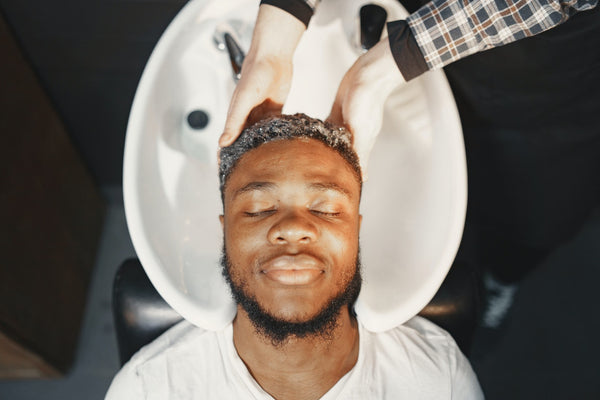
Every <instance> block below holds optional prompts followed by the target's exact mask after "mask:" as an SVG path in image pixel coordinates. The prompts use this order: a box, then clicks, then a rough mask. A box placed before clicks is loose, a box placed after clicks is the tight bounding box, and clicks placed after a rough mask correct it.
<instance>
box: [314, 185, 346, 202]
mask: <svg viewBox="0 0 600 400" xmlns="http://www.w3.org/2000/svg"><path fill="white" fill-rule="evenodd" d="M308 187H309V188H310V189H315V190H318V191H320V192H325V191H328V190H333V191H335V192H338V193H340V194H342V195H343V196H346V197H349V198H352V194H351V193H350V191H349V190H348V189H346V188H345V187H343V186H340V185H338V184H337V183H335V182H315V183H311V184H309V185H308Z"/></svg>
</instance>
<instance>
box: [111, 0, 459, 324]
mask: <svg viewBox="0 0 600 400" xmlns="http://www.w3.org/2000/svg"><path fill="white" fill-rule="evenodd" d="M362 3H364V2H363V1H359V0H356V1H352V0H330V1H326V2H323V3H322V4H321V5H320V7H319V8H318V10H317V12H316V14H315V16H314V17H313V19H312V21H311V23H310V25H309V28H308V30H307V32H306V33H305V34H304V36H303V38H302V40H301V42H300V44H299V46H298V49H297V51H296V55H295V58H294V71H295V72H294V80H293V82H292V88H291V91H290V95H289V98H288V101H287V103H286V107H285V108H284V112H285V113H295V112H304V113H306V114H308V115H310V116H313V117H318V118H325V117H326V116H327V115H328V112H329V109H330V107H331V104H332V102H333V99H334V96H335V92H336V89H337V86H338V84H339V82H340V80H341V78H342V76H343V74H344V72H345V71H346V70H347V69H348V68H349V67H350V65H352V63H353V61H354V60H355V59H356V57H357V56H358V54H357V52H356V51H355V50H354V47H353V46H352V43H353V40H354V38H355V35H356V29H357V16H358V10H359V8H360V6H361V5H362ZM379 3H380V4H383V5H384V6H385V7H386V9H387V11H388V14H389V19H392V20H393V19H399V18H402V17H404V16H406V12H405V11H404V9H402V7H401V6H400V5H399V4H398V3H397V2H396V1H391V0H390V1H387V2H386V1H383V2H379ZM340 10H343V12H341V13H340ZM257 11H258V2H257V1H255V0H228V1H218V0H212V1H206V0H192V1H190V2H189V3H188V4H187V5H186V6H185V7H184V8H183V9H182V10H181V12H180V13H179V14H178V15H177V17H176V18H175V19H174V20H173V21H172V23H171V24H170V26H169V27H168V29H167V30H166V31H165V33H164V34H163V36H162V37H161V39H160V41H159V42H158V44H157V46H156V48H155V49H154V51H153V53H152V55H151V57H150V59H149V61H148V64H147V66H146V68H145V70H144V73H143V76H142V78H141V81H140V83H139V86H138V89H137V92H136V95H135V99H134V102H133V106H132V110H131V114H130V118H129V125H128V128H127V137H126V143H125V156H124V177H123V191H124V201H125V211H126V216H127V223H128V227H129V231H130V235H131V238H132V241H133V244H134V247H135V250H136V252H137V255H138V257H139V259H140V261H141V263H142V265H143V266H144V269H145V271H146V273H147V275H148V277H149V278H150V280H151V282H152V283H153V285H154V286H155V287H156V289H157V290H158V292H159V293H160V294H161V296H162V297H163V298H164V299H165V300H166V301H167V302H168V303H169V304H170V305H171V307H173V308H174V309H175V310H176V311H177V312H178V313H179V314H181V315H182V316H183V317H184V318H186V319H188V320H189V321H191V322H192V323H194V324H196V325H198V326H200V327H203V328H205V329H211V330H217V329H220V328H221V327H223V326H225V325H226V324H227V323H229V322H230V321H231V320H232V319H233V317H234V315H235V305H234V303H233V301H232V299H231V297H230V294H229V289H228V288H227V286H226V283H225V281H224V280H223V278H222V277H221V269H220V266H219V258H220V253H221V247H222V233H221V227H220V225H219V222H218V215H219V214H221V213H222V207H221V202H220V195H219V190H218V179H217V142H218V138H219V136H220V134H221V131H222V128H223V126H224V122H225V115H226V112H227V107H228V103H229V99H230V96H231V94H232V92H233V90H234V87H235V83H234V81H233V79H232V72H231V66H230V62H229V57H228V55H227V52H224V51H222V50H219V49H217V47H216V46H215V41H214V33H215V31H217V30H218V29H222V28H223V26H225V27H234V28H235V31H236V35H237V39H238V42H239V43H240V45H241V46H242V47H243V48H244V49H247V48H248V44H249V42H250V39H251V32H252V27H253V23H254V20H255V18H256V13H257ZM385 34H386V33H385V32H384V35H385ZM193 110H202V111H204V112H205V113H206V115H208V117H209V120H208V121H207V124H206V126H205V127H204V128H203V129H200V130H197V129H192V128H190V126H189V125H188V123H187V121H186V116H187V115H188V114H189V113H190V112H191V111H193ZM205 122H206V121H205ZM368 175H369V179H368V181H367V182H366V184H365V186H364V190H363V198H362V206H361V212H362V214H363V224H362V230H361V239H360V240H361V253H362V264H363V277H364V285H363V288H362V291H361V293H360V296H359V298H358V301H357V304H356V311H357V313H358V315H359V317H360V319H361V321H362V323H363V324H364V325H365V327H366V328H367V329H369V330H371V331H383V330H386V329H390V328H393V327H395V326H397V325H398V324H401V323H403V322H404V321H406V320H408V319H409V318H411V317H412V316H414V315H415V314H417V313H418V312H419V311H420V310H421V309H422V308H423V307H424V306H425V305H426V304H427V303H428V302H429V300H430V299H431V298H432V297H433V296H434V294H435V293H436V291H437V289H438V288H439V286H440V284H441V283H442V281H443V280H444V277H445V276H446V274H447V273H448V270H449V268H450V265H451V264H452V261H453V259H454V256H455V254H456V251H457V248H458V245H459V242H460V238H461V235H462V229H463V224H464V217H465V210H466V165H465V155H464V147H463V141H462V131H461V126H460V121H459V118H458V113H457V110H456V106H455V104H454V100H453V97H452V94H451V91H450V88H449V86H448V83H447V81H446V79H445V76H444V74H443V73H442V72H441V71H433V72H428V73H426V74H424V75H423V76H421V77H419V78H417V79H415V80H413V81H411V82H409V83H408V84H406V85H404V86H402V87H401V88H399V89H398V90H396V91H395V92H394V93H393V94H392V95H391V96H390V98H389V99H388V101H387V103H386V110H385V114H384V120H383V126H382V128H381V132H380V134H379V136H378V139H377V142H376V144H375V146H374V148H373V151H372V153H371V156H370V158H369V169H368Z"/></svg>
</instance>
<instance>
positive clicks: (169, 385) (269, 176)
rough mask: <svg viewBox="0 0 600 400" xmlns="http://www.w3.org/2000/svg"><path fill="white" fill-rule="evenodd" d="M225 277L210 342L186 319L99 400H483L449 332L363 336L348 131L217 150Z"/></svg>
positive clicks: (258, 132)
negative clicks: (219, 319) (228, 320)
mask: <svg viewBox="0 0 600 400" xmlns="http://www.w3.org/2000/svg"><path fill="white" fill-rule="evenodd" d="M220 181H221V194H222V199H223V215H222V216H221V217H220V219H221V223H222V226H223V233H224V249H223V257H222V266H223V274H224V276H225V278H226V280H227V282H228V283H229V286H230V288H231V292H232V294H233V296H234V298H235V300H236V302H237V304H238V312H237V315H236V317H235V319H234V320H233V322H232V324H231V325H229V326H227V327H226V328H225V329H224V330H222V331H218V332H210V331H206V330H204V329H201V328H197V327H194V326H191V325H190V324H189V323H187V322H182V323H180V324H178V325H176V326H175V327H174V328H172V329H171V330H169V331H167V333H165V334H164V335H163V336H161V337H160V338H159V339H157V340H156V341H155V342H153V343H152V344H150V345H149V346H147V347H145V348H143V349H142V350H141V351H140V352H138V354H136V355H135V356H134V357H133V358H132V359H131V361H130V362H129V363H128V364H127V365H125V367H124V368H123V370H122V371H121V372H120V373H119V374H118V375H117V377H116V378H115V380H114V381H113V384H112V386H111V388H110V390H109V392H108V395H107V399H109V400H112V399H127V400H133V399H166V398H169V399H199V398H202V399H272V398H275V399H362V400H364V399H378V400H379V399H398V398H410V399H436V400H439V399H461V400H468V399H481V398H483V395H482V393H481V389H480V387H479V384H478V382H477V378H476V377H475V375H474V373H473V371H472V369H471V367H470V365H469V363H468V361H467V360H466V358H465V357H464V355H463V354H462V353H461V352H460V350H459V349H458V347H457V346H456V344H455V343H454V341H453V340H452V338H451V337H450V335H448V333H446V332H445V331H443V330H442V329H440V328H439V327H437V326H436V325H434V324H432V323H430V322H428V321H426V320H425V319H422V318H420V317H415V318H413V319H412V320H410V321H408V322H407V323H406V324H404V325H401V326H398V327H396V328H394V329H392V330H390V331H388V332H383V333H372V332H369V331H367V330H366V329H365V328H363V327H362V325H361V323H360V315H358V316H357V315H355V314H354V312H353V309H352V305H353V303H354V301H355V299H356V297H357V296H358V293H359V290H360V285H361V276H360V259H359V228H360V224H361V216H360V214H359V204H360V194H361V187H362V179H361V170H360V166H359V163H358V158H357V156H356V153H355V152H354V151H353V150H352V147H351V142H350V138H349V135H348V133H347V131H345V130H344V129H341V128H336V127H334V126H332V125H329V124H325V123H323V122H321V121H319V120H315V119H312V118H309V117H307V116H305V115H302V114H297V115H294V116H278V117H275V118H270V119H267V120H264V121H261V122H259V123H257V124H255V125H253V126H251V127H250V128H247V129H245V130H244V132H243V133H242V134H241V136H240V137H239V138H238V139H237V141H236V142H235V143H233V144H232V145H231V146H229V147H227V148H224V149H222V151H221V164H220Z"/></svg>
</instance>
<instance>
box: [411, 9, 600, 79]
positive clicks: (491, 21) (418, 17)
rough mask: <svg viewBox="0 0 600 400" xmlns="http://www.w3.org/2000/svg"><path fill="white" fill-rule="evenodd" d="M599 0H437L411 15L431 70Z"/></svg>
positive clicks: (540, 27) (530, 31) (539, 29)
mask: <svg viewBox="0 0 600 400" xmlns="http://www.w3.org/2000/svg"><path fill="white" fill-rule="evenodd" d="M597 4H598V0H433V1H431V2H430V3H428V4H426V5H424V6H423V7H421V8H420V9H419V10H417V11H416V12H414V13H413V14H411V15H410V16H409V17H408V18H407V20H406V21H407V23H408V25H409V26H410V29H411V31H412V33H413V34H414V36H415V39H416V41H417V43H418V46H419V48H420V50H421V52H422V53H423V57H424V58H425V62H426V63H427V66H428V68H429V69H438V68H441V67H443V66H444V65H447V64H450V63H452V62H454V61H456V60H459V59H461V58H463V57H466V56H468V55H470V54H473V53H477V52H479V51H482V50H487V49H490V48H493V47H497V46H501V45H504V44H508V43H510V42H514V41H516V40H519V39H522V38H525V37H528V36H533V35H537V34H538V33H541V32H543V31H545V30H548V29H550V28H552V27H554V26H556V25H558V24H561V23H562V22H564V21H566V20H567V19H568V18H569V17H570V16H572V15H573V14H575V13H577V12H578V11H584V10H590V9H592V8H594V7H596V6H597Z"/></svg>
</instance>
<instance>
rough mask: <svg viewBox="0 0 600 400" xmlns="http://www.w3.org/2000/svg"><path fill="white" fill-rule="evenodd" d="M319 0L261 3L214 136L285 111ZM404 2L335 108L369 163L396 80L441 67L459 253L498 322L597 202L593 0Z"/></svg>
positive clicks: (491, 323)
mask: <svg viewBox="0 0 600 400" xmlns="http://www.w3.org/2000/svg"><path fill="white" fill-rule="evenodd" d="M319 2H320V1H319V0H289V1H282V0H262V1H261V6H260V9H259V13H258V17H257V21H256V27H255V30H254V35H253V38H252V44H251V46H250V49H249V52H248V56H247V57H246V60H245V62H244V65H243V68H242V76H241V79H240V81H239V83H238V85H237V87H236V90H235V92H234V95H233V97H232V101H231V104H230V108H229V113H228V118H227V122H226V126H225V129H224V133H223V136H222V137H221V141H220V145H221V146H227V145H229V144H230V143H231V142H232V141H233V140H235V138H236V137H237V135H238V134H239V132H240V131H241V127H242V126H244V124H245V123H246V121H247V120H254V119H256V118H261V117H263V116H264V115H268V114H270V113H272V112H277V111H279V110H281V107H282V105H283V104H284V103H285V100H286V96H287V93H288V90H289V87H290V81H291V77H292V68H291V65H292V56H293V54H294V51H295V48H296V46H297V44H298V42H299V40H300V38H301V36H302V34H303V32H304V30H305V29H306V26H307V25H308V23H309V21H310V19H311V17H312V15H313V12H314V11H315V8H316V7H317V5H318V3H319ZM401 2H402V3H403V4H405V5H414V7H409V8H412V9H411V11H413V12H412V13H411V14H410V16H408V17H407V18H406V20H400V21H393V22H389V23H388V24H387V31H388V37H386V38H383V39H382V40H381V41H380V42H379V43H378V44H377V45H375V46H374V47H373V48H372V49H370V50H369V51H368V52H366V53H365V54H363V55H362V56H360V57H359V58H358V59H357V61H356V62H355V64H354V65H353V66H352V67H351V68H350V69H349V70H348V72H347V73H346V75H345V76H344V78H343V80H342V82H341V84H340V86H339V89H338V93H337V96H336V99H335V101H334V104H333V107H332V109H331V113H330V116H329V120H330V121H332V122H334V123H336V124H338V125H344V126H346V127H348V128H349V129H350V130H351V132H352V133H353V134H354V146H355V148H356V150H357V152H358V154H359V156H360V159H361V163H362V165H363V166H365V165H366V161H367V159H368V154H369V151H370V149H371V147H372V146H373V144H374V142H375V138H376V135H377V133H378V132H379V127H380V122H378V121H380V120H381V116H382V114H383V105H384V102H385V99H386V97H387V95H388V94H389V93H390V92H391V90H392V89H393V88H394V87H396V86H398V85H401V84H402V83H403V82H405V81H409V80H411V79H413V78H415V77H417V76H419V75H421V74H423V73H425V72H426V71H428V70H435V69H439V68H442V67H446V73H447V76H448V78H449V81H450V84H451V86H452V90H453V92H454V94H455V97H456V100H457V105H458V108H459V112H460V114H461V120H462V123H463V132H464V137H465V149H466V156H467V166H468V177H469V203H468V209H467V222H466V226H465V233H464V236H463V243H462V244H461V249H460V250H459V256H458V257H459V258H463V259H464V260H463V261H464V262H467V263H468V264H474V267H475V268H477V269H479V270H481V271H483V274H484V285H485V289H486V295H487V296H486V297H487V304H486V306H485V310H484V312H483V316H482V324H481V325H482V326H483V327H484V328H489V329H491V330H492V331H495V330H498V328H501V327H502V325H504V326H505V324H503V322H504V321H505V320H506V318H505V316H506V315H507V311H508V309H509V307H510V306H511V304H512V301H513V297H514V294H515V291H516V288H517V283H518V282H519V281H520V280H522V279H523V277H524V276H526V274H527V273H528V272H530V271H531V270H533V269H534V268H535V267H536V266H538V265H540V264H541V263H542V262H543V261H544V260H545V258H546V257H548V255H549V254H550V253H551V252H552V251H554V250H555V249H556V248H557V247H558V246H560V245H561V244H563V243H565V242H566V241H568V240H569V239H571V238H572V237H573V236H574V235H575V233H576V232H577V231H578V230H579V229H580V227H581V226H582V225H583V223H584V222H585V221H586V219H587V218H588V216H589V215H590V214H591V213H592V211H593V210H594V209H595V207H597V206H598V205H599V204H600V157H598V154H599V152H600V129H599V128H598V122H597V104H599V103H600V52H599V51H598V48H600V9H598V0H573V1H568V0H524V1H515V0H470V1H463V0H433V1H430V2H427V1H426V0H402V1H401ZM384 4H385V2H384ZM484 50H485V51H484ZM397 112H399V113H401V112H402V110H397ZM498 331H499V332H501V330H498Z"/></svg>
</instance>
